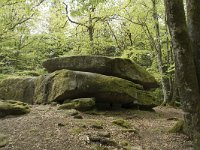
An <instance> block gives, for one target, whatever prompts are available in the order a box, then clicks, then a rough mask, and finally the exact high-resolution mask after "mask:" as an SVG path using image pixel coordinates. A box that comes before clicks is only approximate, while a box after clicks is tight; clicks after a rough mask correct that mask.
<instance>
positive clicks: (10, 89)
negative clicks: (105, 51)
mask: <svg viewBox="0 0 200 150" xmlns="http://www.w3.org/2000/svg"><path fill="white" fill-rule="evenodd" d="M34 80H35V78H7V79H4V80H2V81H0V99H3V100H9V99H12V100H21V101H22V102H25V103H29V104H32V103H33V94H34Z"/></svg>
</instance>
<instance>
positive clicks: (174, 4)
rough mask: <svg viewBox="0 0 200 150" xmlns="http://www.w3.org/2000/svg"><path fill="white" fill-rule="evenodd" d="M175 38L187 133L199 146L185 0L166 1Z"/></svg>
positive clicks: (198, 97) (199, 105) (199, 104)
mask: <svg viewBox="0 0 200 150" xmlns="http://www.w3.org/2000/svg"><path fill="white" fill-rule="evenodd" d="M165 7H166V12H167V18H168V25H169V29H170V33H171V37H172V42H173V47H174V56H175V67H176V73H177V83H178V88H179V93H180V97H181V103H182V107H183V111H184V121H185V128H184V129H185V132H186V133H187V134H188V135H189V136H190V137H191V138H193V140H194V144H195V150H199V149H200V94H199V86H198V82H197V75H196V68H195V64H194V59H193V52H192V47H191V42H190V38H189V34H188V31H187V26H186V19H185V14H184V6H183V0H165Z"/></svg>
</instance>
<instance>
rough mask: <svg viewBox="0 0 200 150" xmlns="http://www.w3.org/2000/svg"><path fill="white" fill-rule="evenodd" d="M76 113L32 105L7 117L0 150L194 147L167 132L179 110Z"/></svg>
mask: <svg viewBox="0 0 200 150" xmlns="http://www.w3.org/2000/svg"><path fill="white" fill-rule="evenodd" d="M75 113H76V112H73V111H66V110H57V106H50V105H34V106H32V108H31V112H30V113H29V114H27V115H23V116H19V117H11V116H9V117H6V118H3V119H1V120H0V133H2V134H6V135H8V137H9V144H8V145H7V146H5V147H3V148H0V150H112V149H113V150H192V148H191V146H192V143H191V141H190V140H189V139H188V137H187V136H185V135H184V134H181V133H169V132H168V130H169V129H170V128H171V127H173V126H174V125H175V124H176V122H177V121H178V119H181V118H182V115H183V113H182V111H181V110H180V109H175V108H171V107H156V108H155V112H149V111H139V110H118V111H114V110H113V111H90V112H87V113H86V112H84V113H83V112H79V115H78V116H79V117H76V118H79V119H76V118H74V116H73V114H75ZM80 116H82V119H80V118H81V117H80ZM113 122H115V124H114V123H113ZM116 122H118V123H116ZM120 122H121V125H119V124H120ZM117 124H118V125H117ZM100 137H102V139H101V138H100Z"/></svg>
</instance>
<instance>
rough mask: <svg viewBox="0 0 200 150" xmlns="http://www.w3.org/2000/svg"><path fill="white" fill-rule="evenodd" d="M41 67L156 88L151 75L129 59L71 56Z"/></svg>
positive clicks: (50, 61)
mask: <svg viewBox="0 0 200 150" xmlns="http://www.w3.org/2000/svg"><path fill="white" fill-rule="evenodd" d="M43 66H44V67H45V68H46V69H47V70H48V72H54V71H56V70H61V69H69V70H75V71H85V72H93V73H99V74H104V75H109V76H115V77H120V78H123V79H126V80H129V81H132V82H134V83H137V84H141V85H143V86H144V88H145V89H150V88H155V87H158V84H157V82H156V80H155V78H154V77H153V76H152V75H150V74H149V73H148V72H147V71H146V70H144V69H143V68H142V67H141V66H139V65H137V64H136V63H134V62H132V61H131V60H129V59H123V58H110V57H103V56H71V57H59V58H52V59H48V60H46V61H45V62H43Z"/></svg>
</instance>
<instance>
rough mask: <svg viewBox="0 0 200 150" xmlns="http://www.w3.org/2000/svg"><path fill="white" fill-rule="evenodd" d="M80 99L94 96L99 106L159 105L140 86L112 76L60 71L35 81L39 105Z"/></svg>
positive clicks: (35, 98) (36, 97)
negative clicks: (105, 104)
mask: <svg viewBox="0 0 200 150" xmlns="http://www.w3.org/2000/svg"><path fill="white" fill-rule="evenodd" d="M81 97H95V100H96V102H97V103H119V104H128V103H130V104H131V103H134V104H137V105H146V106H149V107H154V106H156V102H155V101H154V99H153V98H152V97H151V96H150V95H149V93H148V92H146V91H144V90H143V89H142V87H141V86H140V85H137V84H134V83H133V82H130V81H128V80H124V79H121V78H117V77H113V76H105V75H101V74H96V73H89V72H80V71H71V70H59V71H55V72H53V73H51V74H48V75H45V76H41V77H39V78H37V79H36V87H35V94H34V100H35V102H37V103H43V102H47V101H48V102H52V101H57V102H60V103H62V102H64V100H66V99H69V100H70V99H75V98H81Z"/></svg>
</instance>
